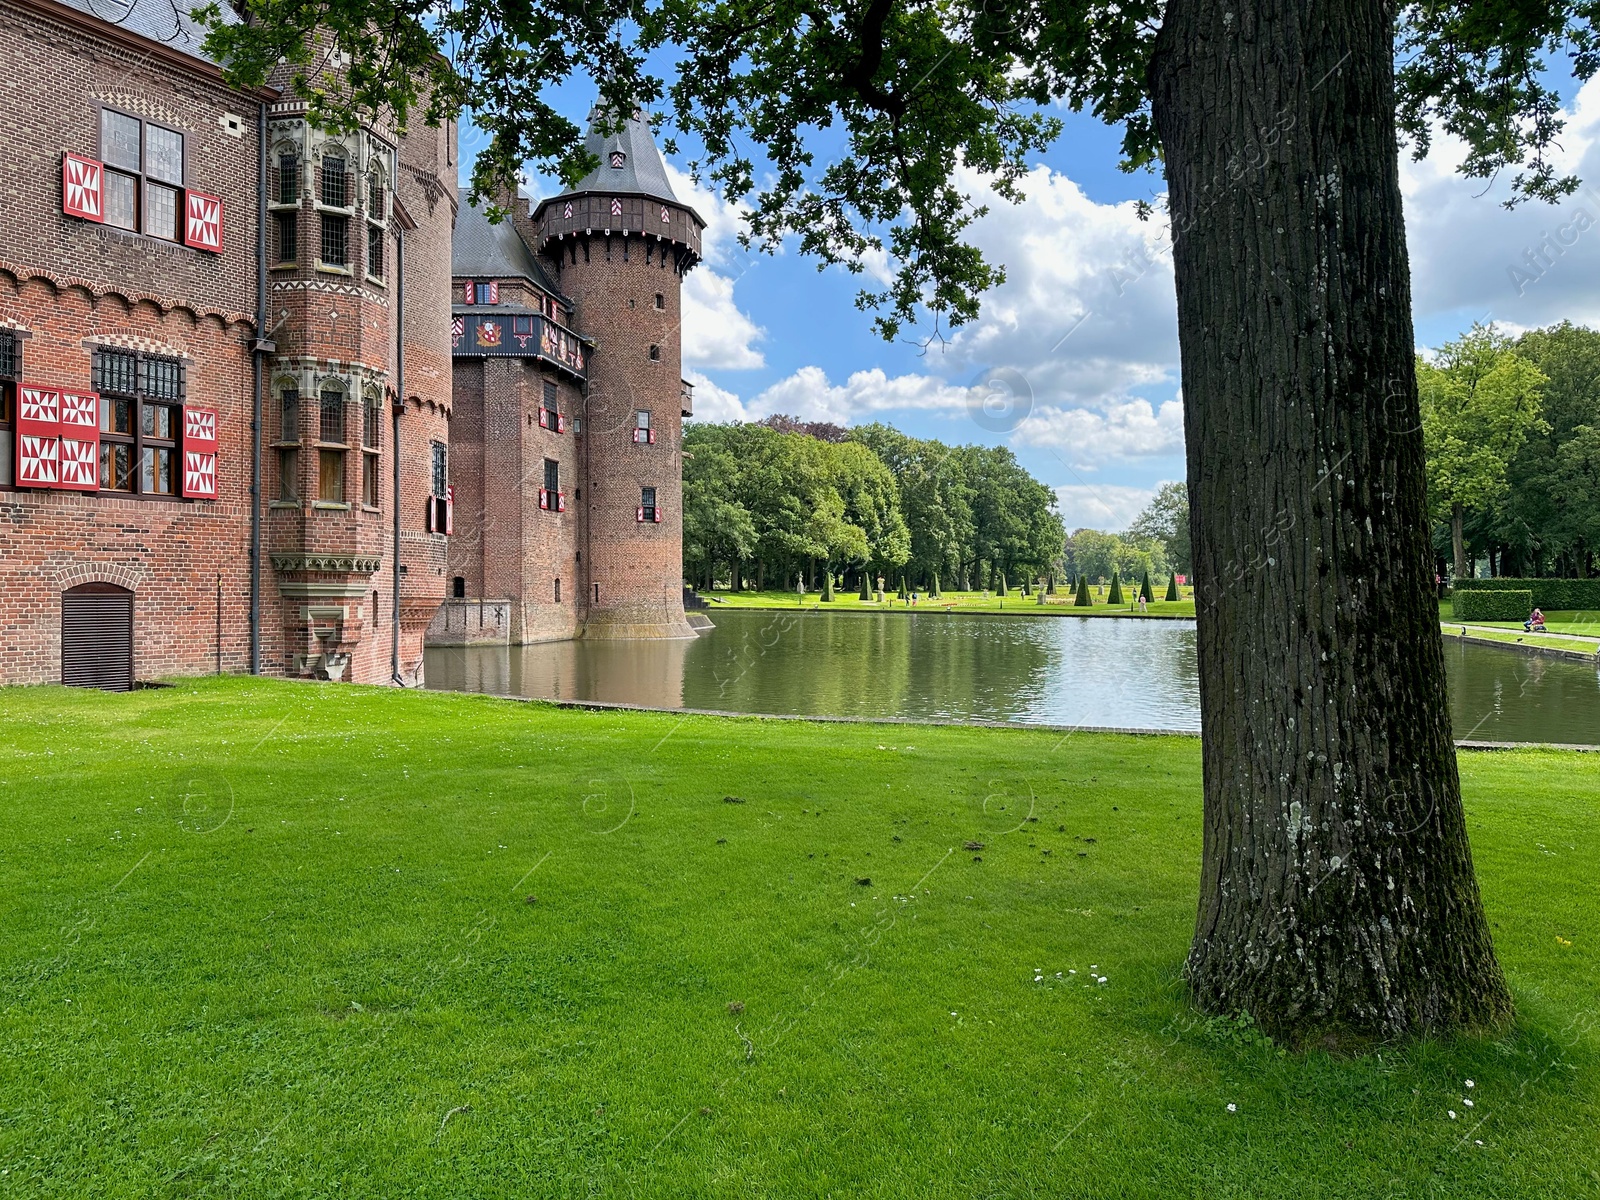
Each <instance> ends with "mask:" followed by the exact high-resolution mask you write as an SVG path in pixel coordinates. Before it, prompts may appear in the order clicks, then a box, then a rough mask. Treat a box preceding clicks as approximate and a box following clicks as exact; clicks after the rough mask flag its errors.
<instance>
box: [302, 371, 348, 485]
mask: <svg viewBox="0 0 1600 1200" xmlns="http://www.w3.org/2000/svg"><path fill="white" fill-rule="evenodd" d="M350 391H351V387H350V384H349V383H348V382H347V381H346V380H344V379H342V378H340V377H338V376H335V375H326V376H323V377H322V378H321V379H320V380H318V381H317V430H316V451H317V495H316V499H315V500H313V501H312V502H311V507H312V508H323V509H342V510H347V509H349V507H350V502H349V499H348V497H349V495H350V490H349V489H350V472H349V471H348V470H347V469H346V467H347V465H348V460H349V453H350V443H349V442H347V441H345V440H344V439H345V438H346V437H347V436H348V430H349V423H350ZM335 407H337V410H338V416H337V417H335V418H334V426H335V427H334V429H333V430H331V431H330V430H329V428H328V417H329V414H330V413H331V412H333V411H334V409H335ZM302 432H304V431H303V430H302ZM330 432H332V433H334V434H336V435H337V439H338V440H334V439H333V438H330V437H329V436H328V434H329V433H330Z"/></svg>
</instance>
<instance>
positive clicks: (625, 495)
mask: <svg viewBox="0 0 1600 1200" xmlns="http://www.w3.org/2000/svg"><path fill="white" fill-rule="evenodd" d="M574 242H576V243H578V244H577V246H576V250H577V252H576V254H575V255H573V254H571V253H568V254H566V255H564V256H563V258H562V260H561V261H560V262H559V263H558V262H557V261H556V260H555V259H553V258H552V259H550V260H547V261H548V262H549V265H550V269H551V270H552V272H555V271H559V281H560V286H561V290H562V291H563V292H564V293H565V294H566V295H567V296H569V297H570V298H571V299H572V301H573V304H574V311H575V316H574V320H575V323H576V326H577V328H578V329H579V330H581V331H582V333H583V334H584V336H585V337H588V338H591V339H593V341H594V345H595V348H594V353H593V355H592V356H591V360H590V369H589V396H588V402H587V409H586V411H585V414H584V421H583V429H584V463H583V479H584V488H583V501H582V505H583V512H584V516H585V519H586V521H587V531H586V534H587V537H586V541H585V546H586V554H585V560H586V561H585V564H584V567H585V573H586V580H585V582H586V585H587V590H586V595H585V600H586V602H587V606H588V611H587V614H586V622H585V626H584V636H585V637H606V636H616V637H639V636H646V637H692V636H693V630H692V629H690V627H689V625H688V622H687V620H686V619H685V617H684V614H683V461H682V434H683V421H682V416H681V413H682V409H681V400H680V391H681V379H682V365H683V362H682V335H681V323H682V308H681V303H680V294H679V293H680V284H681V278H680V277H679V275H678V273H677V269H676V266H675V262H674V256H673V253H672V250H673V247H672V246H671V244H670V243H666V242H660V243H651V242H647V241H645V240H644V239H642V238H638V237H632V238H623V237H620V236H616V235H613V236H610V237H606V236H602V235H595V236H592V237H586V238H581V239H568V243H567V244H568V246H572V245H573V243H574ZM664 248H665V249H666V250H667V251H668V253H666V254H663V253H662V250H663V249H664ZM574 257H575V258H576V261H573V260H574ZM658 295H659V296H660V297H661V304H662V306H661V307H660V308H659V309H658V308H657V307H656V297H657V296H658ZM652 346H654V347H656V351H657V357H655V358H652V357H651V354H650V349H651V347H652ZM639 410H644V411H648V412H649V413H650V424H651V427H652V428H653V429H654V430H655V436H656V440H655V443H654V444H653V445H651V444H649V443H644V442H637V441H635V440H634V435H633V429H634V424H635V415H634V414H635V413H636V412H638V411H639ZM645 487H653V488H655V489H656V503H657V505H658V506H659V507H660V509H661V511H662V519H661V521H660V522H659V523H654V522H640V521H639V520H638V509H639V504H640V498H641V490H642V489H643V488H645ZM597 588H598V591H597V590H596V589H597Z"/></svg>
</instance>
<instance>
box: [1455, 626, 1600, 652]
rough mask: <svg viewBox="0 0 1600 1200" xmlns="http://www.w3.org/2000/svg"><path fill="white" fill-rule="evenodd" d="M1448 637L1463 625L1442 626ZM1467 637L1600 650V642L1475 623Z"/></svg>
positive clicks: (1559, 648)
mask: <svg viewBox="0 0 1600 1200" xmlns="http://www.w3.org/2000/svg"><path fill="white" fill-rule="evenodd" d="M1441 628H1442V629H1443V630H1444V632H1445V635H1446V636H1452V635H1455V634H1458V633H1460V632H1461V629H1462V625H1461V622H1459V621H1450V622H1447V623H1445V624H1444V625H1442V626H1441ZM1466 630H1467V636H1469V637H1475V638H1483V639H1485V640H1487V641H1491V642H1506V643H1507V644H1510V645H1515V644H1517V643H1521V644H1523V645H1538V646H1549V647H1550V648H1552V649H1555V650H1576V651H1578V652H1579V653H1582V654H1593V653H1594V652H1595V651H1596V650H1600V642H1597V641H1594V640H1587V641H1586V640H1584V639H1582V638H1575V637H1562V636H1561V635H1559V634H1554V633H1527V632H1525V631H1524V630H1523V628H1522V626H1520V625H1518V626H1516V628H1515V629H1507V628H1505V626H1504V625H1503V624H1493V625H1479V624H1478V623H1477V622H1475V621H1469V622H1467V624H1466Z"/></svg>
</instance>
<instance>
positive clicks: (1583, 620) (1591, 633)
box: [1439, 600, 1600, 649]
mask: <svg viewBox="0 0 1600 1200" xmlns="http://www.w3.org/2000/svg"><path fill="white" fill-rule="evenodd" d="M1439 619H1440V620H1441V621H1445V622H1447V623H1448V622H1450V621H1453V620H1455V612H1454V610H1453V608H1452V606H1451V603H1450V601H1448V600H1444V601H1441V602H1440V605H1439ZM1458 624H1459V622H1458ZM1468 624H1469V625H1473V626H1478V627H1481V628H1486V629H1510V630H1514V631H1516V632H1517V633H1522V632H1523V628H1522V622H1521V621H1469V622H1468ZM1544 626H1545V628H1546V629H1547V630H1549V632H1550V633H1565V634H1572V635H1576V636H1578V637H1588V638H1600V612H1595V611H1594V610H1593V609H1589V610H1573V609H1567V610H1565V611H1561V612H1557V611H1555V610H1551V611H1550V612H1547V613H1545V615H1544ZM1590 648H1591V649H1592V648H1593V643H1591V644H1590Z"/></svg>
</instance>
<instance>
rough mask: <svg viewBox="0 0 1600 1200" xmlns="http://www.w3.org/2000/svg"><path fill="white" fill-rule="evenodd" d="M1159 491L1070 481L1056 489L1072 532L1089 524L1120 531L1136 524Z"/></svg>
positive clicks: (1092, 526) (1065, 520)
mask: <svg viewBox="0 0 1600 1200" xmlns="http://www.w3.org/2000/svg"><path fill="white" fill-rule="evenodd" d="M1155 494H1156V488H1139V487H1123V486H1120V485H1114V484H1098V485H1091V484H1085V483H1069V484H1067V485H1066V486H1064V487H1058V488H1057V489H1056V503H1057V504H1058V505H1059V507H1060V509H1061V521H1062V524H1064V525H1065V526H1066V527H1067V530H1068V531H1069V532H1070V531H1072V530H1075V529H1085V528H1087V529H1099V530H1101V531H1103V532H1105V533H1120V532H1122V531H1123V530H1125V529H1126V528H1127V527H1128V526H1129V525H1131V524H1133V519H1134V518H1135V517H1137V516H1138V515H1139V514H1140V513H1141V512H1143V511H1144V508H1145V505H1147V504H1149V503H1150V501H1151V500H1153V499H1154V498H1155Z"/></svg>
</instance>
